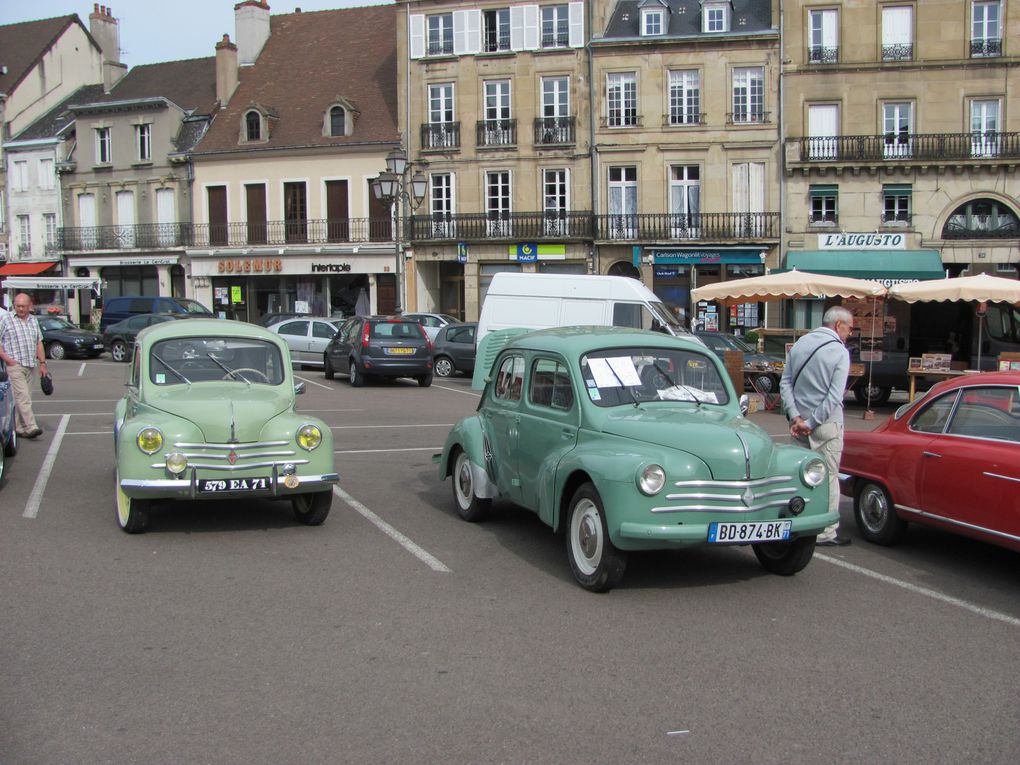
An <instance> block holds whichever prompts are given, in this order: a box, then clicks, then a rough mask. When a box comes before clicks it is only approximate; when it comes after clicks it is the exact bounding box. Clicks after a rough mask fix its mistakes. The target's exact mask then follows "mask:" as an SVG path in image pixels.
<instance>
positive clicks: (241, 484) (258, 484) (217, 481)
mask: <svg viewBox="0 0 1020 765" xmlns="http://www.w3.org/2000/svg"><path fill="white" fill-rule="evenodd" d="M268 489H269V479H268V478H266V477H258V478H203V479H202V480H200V481H199V482H198V490H199V491H208V492H217V491H267V490H268Z"/></svg>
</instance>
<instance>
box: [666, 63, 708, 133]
mask: <svg viewBox="0 0 1020 765" xmlns="http://www.w3.org/2000/svg"><path fill="white" fill-rule="evenodd" d="M700 123H701V73H700V72H699V71H698V70H697V69H683V70H676V71H671V72H670V73H669V124H670V125H697V124H700Z"/></svg>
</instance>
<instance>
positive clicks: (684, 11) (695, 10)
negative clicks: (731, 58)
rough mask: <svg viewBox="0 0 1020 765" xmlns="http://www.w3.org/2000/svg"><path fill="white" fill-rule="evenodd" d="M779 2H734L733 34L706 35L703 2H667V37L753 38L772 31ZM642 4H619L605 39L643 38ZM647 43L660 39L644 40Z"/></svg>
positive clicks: (633, 1)
mask: <svg viewBox="0 0 1020 765" xmlns="http://www.w3.org/2000/svg"><path fill="white" fill-rule="evenodd" d="M773 1H775V2H778V0H733V3H732V5H733V15H732V18H731V23H730V31H729V32H725V33H715V32H713V33H711V34H707V33H704V32H702V31H701V8H702V6H701V2H700V0H665V4H666V5H668V6H669V9H670V13H669V18H668V19H667V27H666V33H665V35H663V36H664V37H674V36H679V37H690V36H699V35H704V36H705V37H709V36H712V37H714V36H718V35H721V36H725V35H732V34H753V33H756V32H765V31H768V30H770V29H772V2H773ZM640 5H641V3H640V0H620V2H619V3H617V5H616V8H615V9H614V11H613V15H612V18H610V20H609V24H607V25H606V33H605V36H604V38H603V39H612V38H635V37H640V35H641V10H640ZM641 39H644V40H655V39H660V36H656V37H642V38H641Z"/></svg>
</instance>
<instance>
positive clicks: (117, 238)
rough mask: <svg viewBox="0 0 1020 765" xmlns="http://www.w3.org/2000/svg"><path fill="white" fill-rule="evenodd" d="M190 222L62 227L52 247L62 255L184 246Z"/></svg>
mask: <svg viewBox="0 0 1020 765" xmlns="http://www.w3.org/2000/svg"><path fill="white" fill-rule="evenodd" d="M191 242H192V227H191V224H190V223H139V224H135V225H133V226H65V227H64V228H61V229H59V230H58V232H57V242H56V248H57V249H58V250H62V251H64V252H91V251H94V250H155V249H169V248H174V247H187V246H188V245H190V244H191Z"/></svg>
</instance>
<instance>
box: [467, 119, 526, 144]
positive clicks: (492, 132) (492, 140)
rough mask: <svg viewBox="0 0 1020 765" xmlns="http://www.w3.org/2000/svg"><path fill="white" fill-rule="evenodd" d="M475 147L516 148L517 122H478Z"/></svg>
mask: <svg viewBox="0 0 1020 765" xmlns="http://www.w3.org/2000/svg"><path fill="white" fill-rule="evenodd" d="M475 145H476V146H516V145H517V120H513V119H511V120H478V123H477V124H476V126H475Z"/></svg>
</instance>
